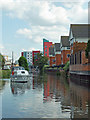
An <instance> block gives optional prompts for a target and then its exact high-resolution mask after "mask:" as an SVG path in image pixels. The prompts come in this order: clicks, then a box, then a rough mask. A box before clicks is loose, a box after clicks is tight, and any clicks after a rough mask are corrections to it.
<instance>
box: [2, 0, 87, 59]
mask: <svg viewBox="0 0 90 120" xmlns="http://www.w3.org/2000/svg"><path fill="white" fill-rule="evenodd" d="M86 23H88V1H87V0H72V2H70V0H67V1H66V0H63V2H62V0H59V1H58V0H57V1H56V0H42V1H41V0H1V1H0V52H1V53H2V54H4V55H8V56H9V57H11V52H12V51H13V52H14V60H17V59H18V58H19V57H20V55H21V52H22V51H25V50H26V51H32V50H41V51H42V50H43V38H45V39H48V40H49V41H50V42H53V43H59V42H60V37H61V36H67V35H69V29H70V24H86Z"/></svg>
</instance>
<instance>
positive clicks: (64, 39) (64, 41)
mask: <svg viewBox="0 0 90 120" xmlns="http://www.w3.org/2000/svg"><path fill="white" fill-rule="evenodd" d="M61 43H62V47H70V42H69V36H61Z"/></svg>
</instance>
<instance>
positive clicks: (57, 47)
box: [54, 43, 60, 52]
mask: <svg viewBox="0 0 90 120" xmlns="http://www.w3.org/2000/svg"><path fill="white" fill-rule="evenodd" d="M54 47H55V52H60V43H55V45H54Z"/></svg>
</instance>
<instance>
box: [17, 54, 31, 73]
mask: <svg viewBox="0 0 90 120" xmlns="http://www.w3.org/2000/svg"><path fill="white" fill-rule="evenodd" d="M18 62H19V66H22V67H24V68H25V70H28V71H29V68H28V63H27V59H26V58H25V57H23V56H21V57H20V58H19V60H18Z"/></svg>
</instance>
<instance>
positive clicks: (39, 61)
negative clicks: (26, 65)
mask: <svg viewBox="0 0 90 120" xmlns="http://www.w3.org/2000/svg"><path fill="white" fill-rule="evenodd" d="M47 61H48V58H47V57H46V56H43V55H42V53H38V54H37V58H34V66H38V68H39V70H40V71H42V69H43V67H44V65H46V64H47Z"/></svg>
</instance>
